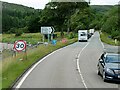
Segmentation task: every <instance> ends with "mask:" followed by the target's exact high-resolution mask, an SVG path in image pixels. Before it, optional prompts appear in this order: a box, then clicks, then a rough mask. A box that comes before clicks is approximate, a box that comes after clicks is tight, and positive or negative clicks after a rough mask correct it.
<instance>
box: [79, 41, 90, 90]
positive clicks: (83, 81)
mask: <svg viewBox="0 0 120 90" xmlns="http://www.w3.org/2000/svg"><path fill="white" fill-rule="evenodd" d="M88 44H89V42H88V43H87V44H86V45H85V47H84V48H83V49H82V50H81V51H80V53H79V54H78V59H77V69H78V72H79V75H80V77H81V79H82V83H83V85H84V87H85V88H86V90H87V89H88V88H87V85H86V83H85V80H84V78H83V75H82V72H81V70H80V66H79V58H80V55H81V53H82V52H83V50H84V49H85V48H86V47H87V46H88Z"/></svg>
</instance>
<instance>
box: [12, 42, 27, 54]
mask: <svg viewBox="0 0 120 90" xmlns="http://www.w3.org/2000/svg"><path fill="white" fill-rule="evenodd" d="M14 49H15V50H16V51H18V52H21V51H23V50H25V49H26V41H24V40H18V41H16V42H15V43H14Z"/></svg>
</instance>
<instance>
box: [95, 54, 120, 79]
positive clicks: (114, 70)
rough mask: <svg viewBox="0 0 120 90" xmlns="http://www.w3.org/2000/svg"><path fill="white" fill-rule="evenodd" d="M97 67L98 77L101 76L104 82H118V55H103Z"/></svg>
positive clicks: (119, 63)
mask: <svg viewBox="0 0 120 90" xmlns="http://www.w3.org/2000/svg"><path fill="white" fill-rule="evenodd" d="M97 67H98V75H101V76H102V78H103V80H104V81H106V80H115V81H120V54H114V53H103V54H102V55H101V57H100V59H99V62H98V65H97Z"/></svg>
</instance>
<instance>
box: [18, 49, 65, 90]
mask: <svg viewBox="0 0 120 90" xmlns="http://www.w3.org/2000/svg"><path fill="white" fill-rule="evenodd" d="M63 48H65V47H63ZM63 48H60V49H58V50H56V51H53V52H52V53H50V54H48V55H47V56H45V57H44V58H42V59H41V60H40V61H38V62H37V63H36V64H35V65H34V66H33V67H32V68H31V69H30V70H29V71H28V72H27V73H26V74H25V76H24V77H23V78H22V79H21V81H20V82H19V83H18V85H17V86H16V88H20V87H21V85H22V84H23V82H24V81H25V80H26V78H27V77H28V76H29V74H30V73H31V72H32V71H33V70H34V69H35V68H36V67H37V65H39V64H40V63H41V62H42V61H44V60H45V59H46V58H47V57H49V56H51V55H52V54H54V53H56V52H58V51H60V50H61V49H63Z"/></svg>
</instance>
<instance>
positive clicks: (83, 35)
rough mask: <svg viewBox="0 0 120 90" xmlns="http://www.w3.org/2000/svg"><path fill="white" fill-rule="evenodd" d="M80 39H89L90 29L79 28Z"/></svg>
mask: <svg viewBox="0 0 120 90" xmlns="http://www.w3.org/2000/svg"><path fill="white" fill-rule="evenodd" d="M78 41H79V42H80V41H88V31H87V30H79V31H78Z"/></svg>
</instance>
